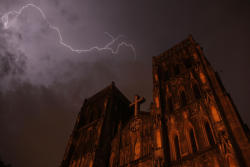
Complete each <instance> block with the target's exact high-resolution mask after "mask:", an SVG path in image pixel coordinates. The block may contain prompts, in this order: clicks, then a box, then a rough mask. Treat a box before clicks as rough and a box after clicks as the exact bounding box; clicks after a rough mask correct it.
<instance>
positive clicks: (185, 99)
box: [181, 91, 187, 106]
mask: <svg viewBox="0 0 250 167" xmlns="http://www.w3.org/2000/svg"><path fill="white" fill-rule="evenodd" d="M181 104H182V106H185V105H187V98H186V95H185V92H184V91H182V92H181Z"/></svg>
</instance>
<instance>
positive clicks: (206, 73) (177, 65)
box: [153, 36, 250, 167]
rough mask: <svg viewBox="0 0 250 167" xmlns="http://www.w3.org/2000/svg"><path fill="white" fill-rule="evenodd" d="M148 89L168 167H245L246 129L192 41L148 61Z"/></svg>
mask: <svg viewBox="0 0 250 167" xmlns="http://www.w3.org/2000/svg"><path fill="white" fill-rule="evenodd" d="M153 85H154V88H153V98H154V104H155V105H154V106H155V111H154V112H155V113H156V114H159V115H161V117H162V118H161V119H162V121H163V122H162V124H163V127H162V128H163V130H164V131H163V134H162V136H163V139H164V142H165V145H166V147H165V152H166V154H165V161H168V162H167V165H168V166H209V167H210V166H218V167H219V166H220V167H221V166H230V167H236V166H250V164H249V163H250V161H249V160H248V159H247V158H249V157H250V144H249V131H248V129H247V128H246V127H247V126H246V125H245V124H243V122H242V120H241V118H240V116H239V113H238V112H237V110H236V107H235V106H234V104H233V102H232V100H231V98H230V95H229V94H228V93H227V92H226V90H225V89H224V87H223V85H222V83H221V81H220V79H219V77H218V75H217V73H216V72H214V71H213V69H212V67H211V65H210V64H209V62H208V61H207V59H206V58H205V56H204V54H203V51H202V48H201V47H200V46H199V45H198V44H197V43H196V42H195V41H194V40H193V38H192V37H191V36H190V37H189V38H188V39H186V40H184V41H182V42H181V43H179V44H177V45H175V46H174V47H173V48H171V49H169V50H167V51H166V52H164V53H162V54H161V55H159V56H156V57H153ZM164 136H165V138H164Z"/></svg>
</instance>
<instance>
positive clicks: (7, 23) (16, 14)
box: [1, 3, 136, 58]
mask: <svg viewBox="0 0 250 167" xmlns="http://www.w3.org/2000/svg"><path fill="white" fill-rule="evenodd" d="M27 8H34V9H36V10H37V11H38V12H39V13H40V14H41V16H42V18H43V19H44V20H45V21H46V23H47V24H48V26H49V28H50V29H52V30H54V31H55V32H56V33H57V37H58V42H59V43H60V44H61V45H62V46H64V47H66V48H68V49H70V50H71V51H72V52H75V53H78V54H81V53H86V52H91V51H93V50H97V51H105V50H106V51H110V52H111V53H112V54H114V55H115V54H118V52H119V50H120V48H121V47H124V46H125V47H128V48H130V49H131V50H132V52H133V54H134V57H135V58H136V51H135V47H134V46H133V45H132V44H130V43H127V42H125V41H121V42H119V43H118V45H117V47H116V48H112V47H111V46H112V45H113V44H114V43H115V42H117V41H118V40H119V39H120V38H121V37H123V36H122V35H119V36H117V37H116V38H115V37H113V36H112V35H111V34H109V33H107V32H105V34H106V35H107V36H108V37H110V38H111V41H110V42H109V43H107V44H106V45H105V46H104V47H99V46H93V47H91V48H88V49H75V48H73V47H72V46H71V45H69V44H67V43H66V42H65V41H64V40H63V37H62V34H61V31H60V29H59V28H58V27H56V26H54V25H52V24H51V23H50V22H49V21H48V19H47V16H46V15H45V13H44V11H43V10H42V9H41V8H40V7H38V6H36V5H35V4H32V3H29V4H26V5H24V6H23V7H21V8H20V9H19V10H12V11H9V12H7V13H5V14H4V15H3V16H2V17H1V22H2V24H3V26H4V28H5V29H8V28H9V27H10V26H11V24H10V20H9V16H13V17H14V19H17V18H18V17H19V16H20V15H21V14H22V12H23V11H24V10H25V9H27Z"/></svg>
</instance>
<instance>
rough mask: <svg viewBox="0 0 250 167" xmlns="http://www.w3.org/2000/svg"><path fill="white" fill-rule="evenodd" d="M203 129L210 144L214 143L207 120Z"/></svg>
mask: <svg viewBox="0 0 250 167" xmlns="http://www.w3.org/2000/svg"><path fill="white" fill-rule="evenodd" d="M205 129H206V134H207V139H208V142H209V144H210V145H214V138H213V135H212V131H211V128H210V125H209V123H208V122H206V123H205Z"/></svg>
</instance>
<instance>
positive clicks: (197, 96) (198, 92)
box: [193, 84, 201, 99]
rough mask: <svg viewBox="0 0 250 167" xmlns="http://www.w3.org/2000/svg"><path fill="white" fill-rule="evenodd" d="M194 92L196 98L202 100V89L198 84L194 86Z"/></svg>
mask: <svg viewBox="0 0 250 167" xmlns="http://www.w3.org/2000/svg"><path fill="white" fill-rule="evenodd" d="M193 91H194V95H195V98H196V99H200V98H201V93H200V89H199V88H198V86H197V84H195V85H194V86H193Z"/></svg>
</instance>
